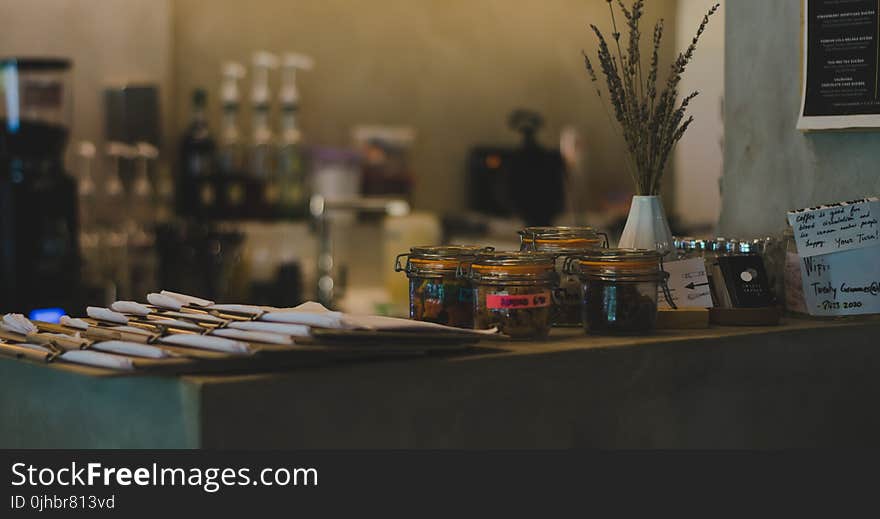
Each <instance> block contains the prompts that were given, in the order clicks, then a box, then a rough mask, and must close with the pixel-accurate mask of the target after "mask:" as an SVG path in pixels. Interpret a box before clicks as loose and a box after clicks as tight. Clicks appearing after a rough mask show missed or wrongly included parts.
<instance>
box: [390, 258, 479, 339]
mask: <svg viewBox="0 0 880 519" xmlns="http://www.w3.org/2000/svg"><path fill="white" fill-rule="evenodd" d="M490 250H491V249H490V248H485V247H477V246H466V245H447V246H425V247H413V248H412V249H410V252H409V253H407V254H401V255H399V256H398V257H397V259H396V261H395V264H394V270H396V271H397V272H406V276H407V277H408V278H409V316H410V319H415V320H417V321H427V322H432V323H438V324H445V325H448V326H455V327H458V328H473V326H474V304H473V291H472V290H471V285H470V282H469V281H468V280H467V279H463V278H461V277H459V275H458V272H459V269H460V268H462V266H469V265H470V262H472V261H473V260H474V258H475V257H476V256H477V254H479V253H481V252H488V251H490ZM402 258H407V260H406V266H403V265H401V259H402Z"/></svg>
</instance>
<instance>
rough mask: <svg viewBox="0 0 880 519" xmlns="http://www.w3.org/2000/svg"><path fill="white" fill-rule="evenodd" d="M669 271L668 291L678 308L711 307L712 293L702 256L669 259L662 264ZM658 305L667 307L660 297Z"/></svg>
mask: <svg viewBox="0 0 880 519" xmlns="http://www.w3.org/2000/svg"><path fill="white" fill-rule="evenodd" d="M663 268H664V269H665V270H666V272H668V273H669V292H670V294H672V300H673V301H674V302H675V304H676V306H678V307H679V308H712V306H713V305H712V293H711V292H710V289H709V277H708V276H707V274H706V262H705V261H703V259H702V258H694V259H689V260H682V261H670V262H667V263H664V264H663ZM659 301H660V306H661V307H662V308H669V305H668V304H666V300H665V299H664V298H663V297H660V299H659Z"/></svg>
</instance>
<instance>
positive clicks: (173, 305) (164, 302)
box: [147, 292, 183, 310]
mask: <svg viewBox="0 0 880 519" xmlns="http://www.w3.org/2000/svg"><path fill="white" fill-rule="evenodd" d="M147 302H148V303H150V304H151V305H153V306H158V307H159V308H167V309H169V310H180V309H181V308H183V303H181V302H180V301H179V300H177V299H174V298H173V297H171V296H166V295H164V294H156V293H155V292H154V293H152V294H147Z"/></svg>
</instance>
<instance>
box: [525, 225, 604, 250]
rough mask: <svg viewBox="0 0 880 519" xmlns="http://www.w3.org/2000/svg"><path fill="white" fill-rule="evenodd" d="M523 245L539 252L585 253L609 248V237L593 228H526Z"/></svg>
mask: <svg viewBox="0 0 880 519" xmlns="http://www.w3.org/2000/svg"><path fill="white" fill-rule="evenodd" d="M519 236H520V241H521V243H522V244H523V245H524V246H525V247H527V248H528V249H529V250H536V251H538V252H584V251H587V250H590V249H595V248H599V247H602V246H603V244H604V246H606V247H607V246H608V237H607V236H605V234H604V233H601V232H599V231H597V230H596V229H594V228H593V227H589V226H584V227H526V228H525V229H523V230H521V231H519Z"/></svg>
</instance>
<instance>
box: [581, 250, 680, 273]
mask: <svg viewBox="0 0 880 519" xmlns="http://www.w3.org/2000/svg"><path fill="white" fill-rule="evenodd" d="M662 258H663V255H662V254H661V253H660V252H658V251H656V250H647V249H606V250H599V251H596V252H594V253H590V254H586V255H584V256H581V257H580V258H578V261H577V262H578V264H579V271H575V270H574V268H573V266H572V265H571V263H569V266H568V267H567V269H566V270H568V271H569V273H572V274H575V273H580V274H582V275H584V276H586V277H596V278H601V279H629V278H631V279H645V280H649V279H660V274H661V273H662V272H663V269H662V266H661V263H660V262H661V259H662Z"/></svg>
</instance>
